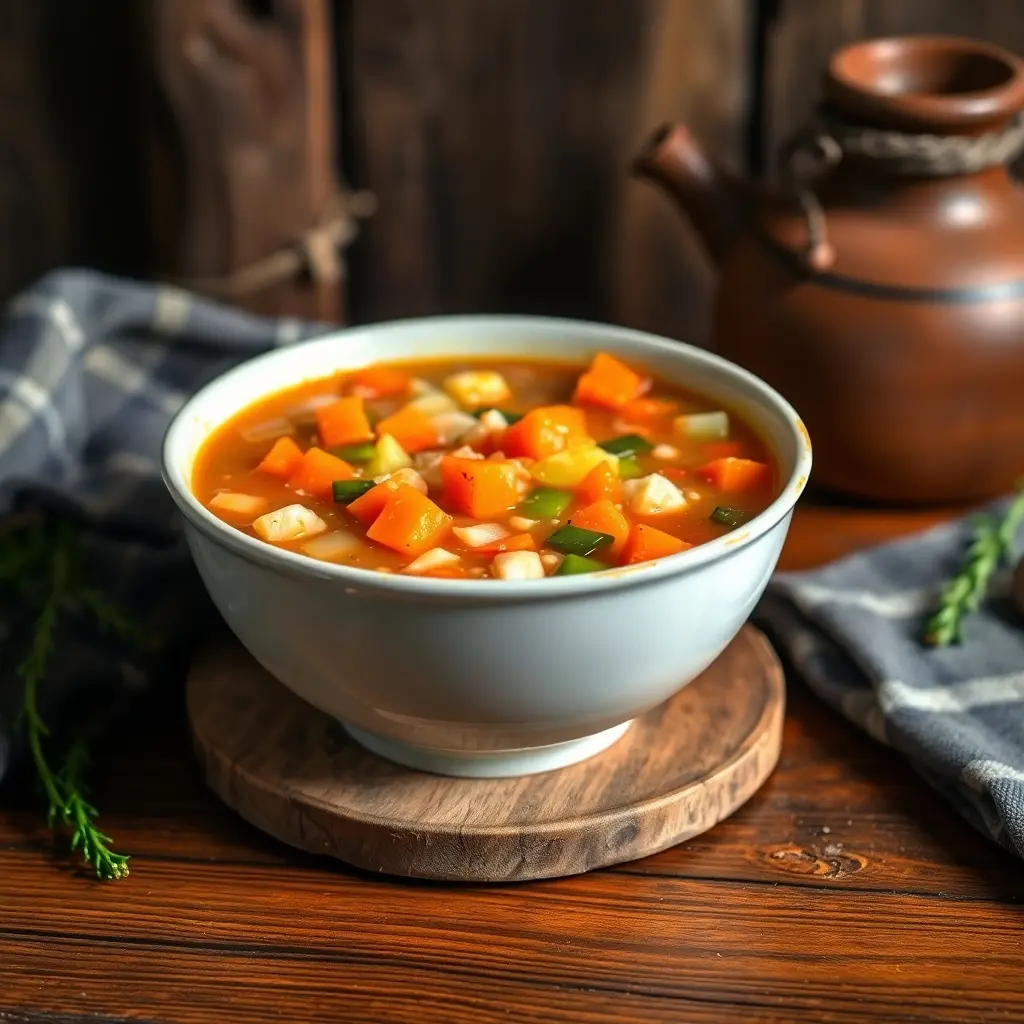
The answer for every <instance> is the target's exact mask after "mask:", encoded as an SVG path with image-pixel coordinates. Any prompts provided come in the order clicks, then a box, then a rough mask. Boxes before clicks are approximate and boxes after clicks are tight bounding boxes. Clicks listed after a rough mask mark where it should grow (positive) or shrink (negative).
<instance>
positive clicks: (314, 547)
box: [302, 530, 359, 562]
mask: <svg viewBox="0 0 1024 1024" xmlns="http://www.w3.org/2000/svg"><path fill="white" fill-rule="evenodd" d="M358 547H359V538H358V537H356V536H355V535H354V534H351V533H346V532H345V531H344V530H335V531H333V532H332V533H324V534H321V536H319V537H314V538H313V540H311V541H310V542H309V543H308V544H303V545H302V550H303V551H305V553H306V554H307V555H310V556H311V557H313V558H319V559H321V560H322V561H324V562H333V561H336V560H337V559H339V558H343V557H344V556H345V555H347V554H349V552H351V551H355V549H356V548H358Z"/></svg>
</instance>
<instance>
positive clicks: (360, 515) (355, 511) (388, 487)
mask: <svg viewBox="0 0 1024 1024" xmlns="http://www.w3.org/2000/svg"><path fill="white" fill-rule="evenodd" d="M397 488H398V484H395V483H392V481H390V480H385V481H384V482H383V483H379V484H377V486H376V487H371V488H370V489H369V490H368V491H367V492H366V493H365V494H363V495H361V496H360V497H358V498H356V500H355V501H350V502H349V503H348V504H347V505H346V506H345V511H346V512H350V513H351V514H352V515H354V516H355V517H356V519H361V520H362V521H363V522H364V523H372V522H373V521H374V519H376V518H377V516H379V515H380V514H381V512H383V511H384V506H385V505H386V504H387V503H388V498H390V497H391V495H392V494H394V493H395V490H396V489H397Z"/></svg>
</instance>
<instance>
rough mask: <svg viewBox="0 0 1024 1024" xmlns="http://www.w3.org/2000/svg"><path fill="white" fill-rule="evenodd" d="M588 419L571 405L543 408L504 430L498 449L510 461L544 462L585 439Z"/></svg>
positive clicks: (535, 410) (528, 414) (533, 411)
mask: <svg viewBox="0 0 1024 1024" xmlns="http://www.w3.org/2000/svg"><path fill="white" fill-rule="evenodd" d="M587 436H588V435H587V416H586V413H584V412H583V410H582V409H574V408H573V407H572V406H571V405H544V406H541V407H540V408H539V409H533V410H532V411H531V412H528V413H527V414H526V415H525V416H524V417H523V418H522V419H521V420H519V421H518V422H517V423H513V424H512V426H511V427H509V428H508V430H506V431H505V433H504V435H503V436H502V439H501V450H502V451H503V452H504V453H505V454H506V455H509V456H511V457H513V458H515V457H517V456H520V455H523V456H526V457H527V458H531V459H543V458H546V457H547V456H548V455H555V454H557V453H558V452H560V451H564V450H565V449H566V448H568V447H569V446H570V445H571V444H575V443H577V442H579V441H583V440H585V439H586V438H587Z"/></svg>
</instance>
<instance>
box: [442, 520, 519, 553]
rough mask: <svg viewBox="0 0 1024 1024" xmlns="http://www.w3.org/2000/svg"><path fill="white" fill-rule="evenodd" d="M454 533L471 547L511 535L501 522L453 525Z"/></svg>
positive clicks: (481, 545)
mask: <svg viewBox="0 0 1024 1024" xmlns="http://www.w3.org/2000/svg"><path fill="white" fill-rule="evenodd" d="M452 533H454V534H455V536H456V537H458V539H459V540H460V541H461V542H462V543H463V544H465V545H466V546H467V547H471V548H482V547H486V546H487V545H488V544H493V543H495V541H499V540H505V538H506V537H509V536H511V533H510V531H509V530H508V529H507V528H506V527H504V526H502V525H501V523H477V524H476V525H475V526H453V527H452Z"/></svg>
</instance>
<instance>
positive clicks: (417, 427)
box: [377, 405, 437, 455]
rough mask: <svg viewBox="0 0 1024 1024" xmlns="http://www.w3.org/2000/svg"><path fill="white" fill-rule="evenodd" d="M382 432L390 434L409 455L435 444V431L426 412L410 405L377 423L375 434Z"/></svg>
mask: <svg viewBox="0 0 1024 1024" xmlns="http://www.w3.org/2000/svg"><path fill="white" fill-rule="evenodd" d="M384 434H390V435H391V436H392V437H393V438H394V439H395V440H396V441H397V442H398V443H399V444H400V445H401V446H402V447H403V448H404V449H405V450H406V451H407V452H408V453H409V454H410V455H414V454H415V453H416V452H422V451H426V450H427V449H428V448H434V447H436V445H437V431H436V430H435V429H434V428H433V427H432V426H431V424H430V420H429V419H427V417H426V414H424V413H422V412H420V410H419V409H417V408H416V407H415V406H412V405H407V406H405V408H404V409H399V410H398V412H396V413H395V414H394V415H392V416H388V417H387V418H385V419H382V420H381V421H380V423H378V424H377V436H378V437H381V436H383V435H384Z"/></svg>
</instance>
